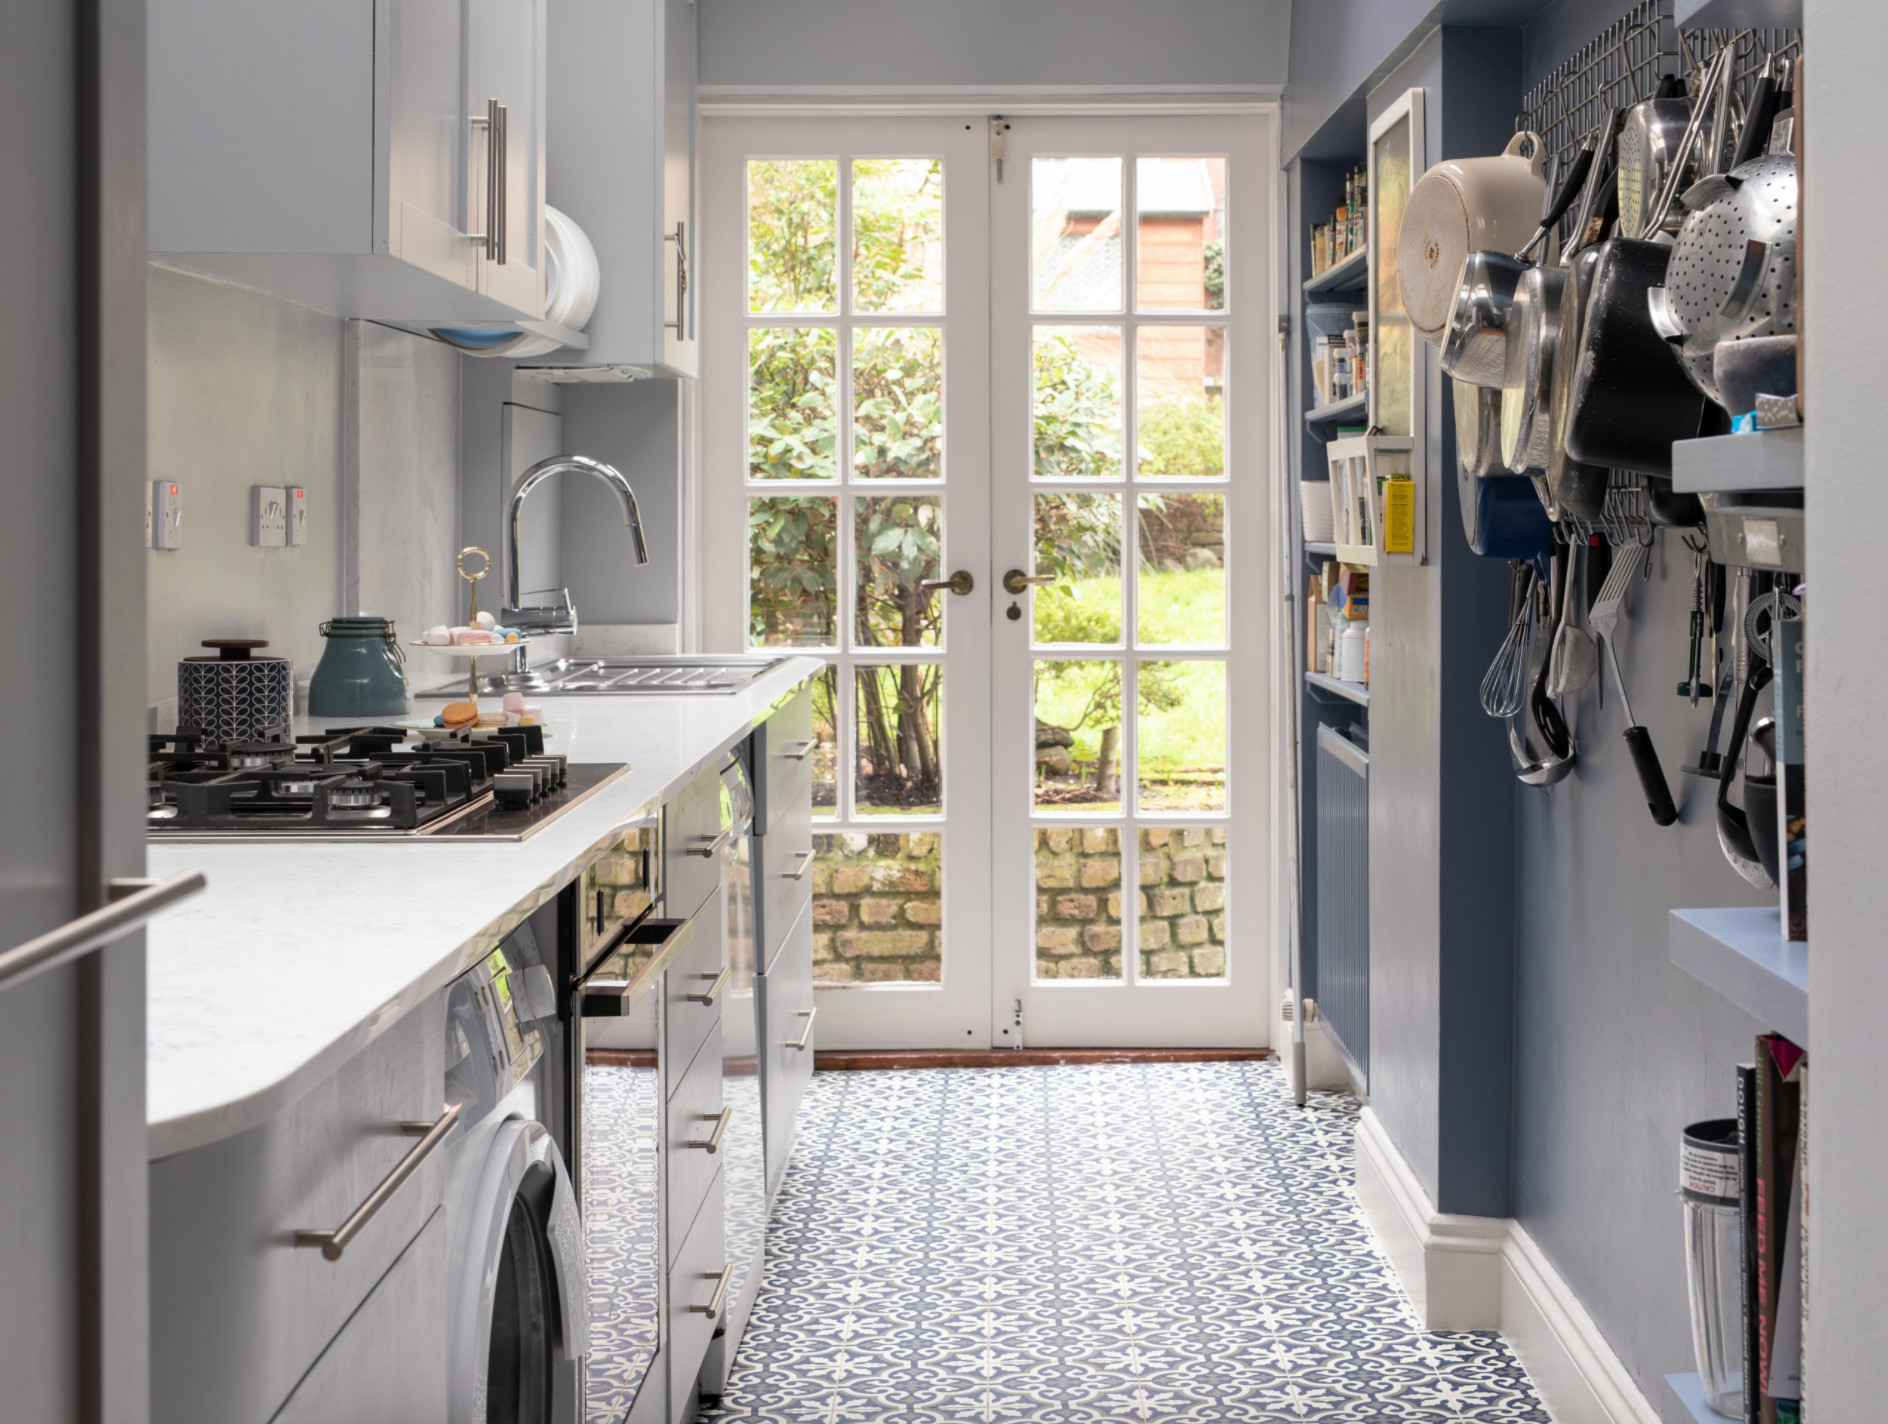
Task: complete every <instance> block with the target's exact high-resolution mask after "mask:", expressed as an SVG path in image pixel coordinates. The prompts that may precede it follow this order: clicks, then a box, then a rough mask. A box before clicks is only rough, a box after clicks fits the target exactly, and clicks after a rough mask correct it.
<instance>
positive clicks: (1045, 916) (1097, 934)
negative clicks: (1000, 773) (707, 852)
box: [813, 826, 1226, 984]
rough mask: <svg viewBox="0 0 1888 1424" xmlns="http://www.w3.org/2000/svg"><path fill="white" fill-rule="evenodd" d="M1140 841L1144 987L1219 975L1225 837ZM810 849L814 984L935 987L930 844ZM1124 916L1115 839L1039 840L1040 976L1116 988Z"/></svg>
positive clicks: (1087, 835) (1194, 833) (1099, 831)
mask: <svg viewBox="0 0 1888 1424" xmlns="http://www.w3.org/2000/svg"><path fill="white" fill-rule="evenodd" d="M1140 835H1141V846H1140V869H1139V885H1138V888H1137V891H1136V894H1137V897H1138V901H1139V909H1140V952H1141V975H1142V977H1144V978H1162V979H1184V978H1217V977H1219V976H1220V975H1221V974H1223V973H1225V969H1226V831H1225V828H1224V827H1222V826H1213V827H1206V826H1200V827H1174V828H1158V829H1146V830H1143V831H1142V832H1141V833H1140ZM815 848H816V849H817V850H818V852H819V858H818V860H817V861H815V863H814V866H813V976H814V978H815V979H817V980H818V981H819V982H821V983H826V984H847V983H870V982H889V981H906V982H910V981H919V982H932V983H934V982H936V981H937V980H938V978H939V977H940V967H941V966H940V959H939V953H940V940H939V933H940V928H941V925H942V922H943V897H942V893H941V884H942V883H941V880H940V863H939V862H940V857H939V846H938V838H937V836H935V835H931V834H916V835H877V834H846V835H822V836H818V837H816V838H815ZM1121 917H1122V900H1121V851H1120V842H1119V833H1118V832H1117V831H1115V830H1113V829H1109V828H1095V827H1089V828H1085V829H1084V828H1077V827H1070V828H1068V829H1066V830H1063V829H1060V828H1043V829H1039V830H1037V832H1036V972H1037V974H1038V975H1039V976H1040V977H1042V978H1045V979H1094V978H1104V977H1105V978H1119V977H1120V974H1121V935H1122V926H1121Z"/></svg>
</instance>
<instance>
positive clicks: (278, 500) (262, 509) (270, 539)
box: [249, 485, 288, 549]
mask: <svg viewBox="0 0 1888 1424" xmlns="http://www.w3.org/2000/svg"><path fill="white" fill-rule="evenodd" d="M249 542H250V543H251V544H253V545H254V546H255V547H256V548H258V549H279V548H281V547H282V546H283V545H284V544H286V543H287V542H288V491H287V490H285V489H283V488H282V487H281V486H280V485H251V486H250V487H249Z"/></svg>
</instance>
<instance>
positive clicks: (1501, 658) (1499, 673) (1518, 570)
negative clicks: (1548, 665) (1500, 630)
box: [1482, 559, 1536, 717]
mask: <svg viewBox="0 0 1888 1424" xmlns="http://www.w3.org/2000/svg"><path fill="white" fill-rule="evenodd" d="M1535 581H1536V575H1535V573H1534V566H1533V565H1532V564H1529V563H1525V562H1523V561H1522V560H1520V559H1516V560H1515V561H1514V576H1513V580H1512V581H1511V582H1510V583H1509V585H1508V636H1507V637H1506V638H1503V639H1502V640H1501V646H1500V648H1498V649H1497V650H1496V651H1495V660H1494V661H1493V662H1492V663H1490V664H1489V665H1488V675H1487V676H1486V677H1484V678H1483V679H1482V711H1484V712H1486V713H1487V714H1488V715H1489V716H1490V717H1512V716H1514V714H1515V713H1517V712H1519V711H1520V710H1521V704H1522V703H1523V702H1524V701H1525V700H1526V698H1527V645H1528V632H1529V630H1530V629H1531V628H1532V627H1533V624H1534V619H1533V617H1532V616H1531V615H1532V612H1533V607H1534V585H1535Z"/></svg>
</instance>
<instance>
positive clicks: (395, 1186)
mask: <svg viewBox="0 0 1888 1424" xmlns="http://www.w3.org/2000/svg"><path fill="white" fill-rule="evenodd" d="M462 1107H464V1104H463V1103H453V1104H451V1105H449V1106H448V1107H447V1108H446V1110H445V1112H443V1113H441V1114H440V1115H439V1121H437V1122H403V1123H401V1124H400V1131H401V1133H403V1134H404V1135H405V1136H407V1137H418V1138H419V1141H418V1142H416V1143H414V1144H413V1146H412V1149H411V1150H410V1151H408V1153H407V1154H406V1156H404V1157H402V1158H401V1159H400V1160H399V1161H398V1162H397V1163H395V1164H394V1168H393V1170H392V1171H391V1172H389V1173H387V1175H386V1176H385V1177H383V1178H381V1181H380V1185H379V1186H377V1187H375V1188H374V1189H373V1190H372V1191H371V1192H369V1193H368V1194H367V1199H366V1200H365V1201H363V1202H362V1203H361V1204H360V1205H359V1206H357V1207H355V1208H354V1210H353V1212H352V1214H350V1215H349V1217H348V1219H347V1220H346V1221H344V1222H342V1223H341V1224H340V1225H339V1226H337V1227H335V1229H334V1230H332V1231H297V1232H296V1233H295V1244H296V1245H297V1246H319V1247H320V1248H321V1254H322V1257H323V1258H324V1259H326V1260H329V1261H338V1260H340V1259H341V1253H342V1252H343V1251H345V1250H346V1249H347V1244H348V1242H350V1241H352V1240H353V1239H354V1238H355V1237H356V1236H358V1235H360V1232H361V1228H362V1227H363V1226H365V1225H367V1223H368V1222H370V1221H372V1220H373V1219H374V1213H375V1212H377V1211H379V1210H380V1209H381V1208H382V1207H383V1206H385V1205H386V1204H387V1199H388V1198H389V1197H391V1196H392V1195H393V1194H394V1193H395V1192H397V1191H399V1190H400V1185H401V1183H403V1182H405V1181H406V1179H407V1178H408V1177H410V1176H412V1175H413V1174H414V1173H415V1172H417V1171H418V1170H419V1166H420V1163H422V1162H424V1161H425V1160H426V1159H427V1158H428V1157H430V1156H432V1154H433V1149H434V1148H436V1147H437V1146H439V1144H440V1143H441V1142H444V1141H445V1140H446V1134H447V1133H448V1132H451V1131H452V1125H453V1124H454V1123H455V1122H457V1121H458V1120H459V1111H460V1109H461V1108H462Z"/></svg>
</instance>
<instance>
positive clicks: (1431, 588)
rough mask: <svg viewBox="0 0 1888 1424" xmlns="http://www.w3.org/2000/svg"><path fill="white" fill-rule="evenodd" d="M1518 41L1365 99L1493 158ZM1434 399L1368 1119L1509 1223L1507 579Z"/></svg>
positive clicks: (1388, 730) (1381, 848)
mask: <svg viewBox="0 0 1888 1424" xmlns="http://www.w3.org/2000/svg"><path fill="white" fill-rule="evenodd" d="M1520 53H1521V36H1520V34H1519V32H1518V31H1515V30H1512V29H1509V30H1496V29H1474V28H1467V29H1462V28H1456V27H1453V26H1450V27H1446V28H1441V29H1432V30H1430V31H1429V32H1428V34H1427V35H1426V36H1425V37H1424V38H1423V39H1422V40H1421V41H1420V42H1419V43H1418V45H1417V46H1416V48H1415V50H1414V52H1413V53H1411V54H1410V56H1409V57H1408V58H1407V59H1405V60H1404V61H1403V62H1402V63H1401V64H1400V65H1398V66H1397V67H1396V68H1395V69H1394V70H1392V71H1391V72H1390V73H1389V74H1388V75H1386V76H1385V77H1384V78H1383V80H1382V81H1381V82H1380V83H1379V84H1378V85H1377V86H1376V87H1375V88H1374V89H1373V90H1372V91H1371V92H1370V94H1369V96H1368V99H1367V110H1368V114H1369V116H1370V117H1371V118H1374V117H1375V116H1377V115H1378V114H1381V113H1382V112H1384V111H1385V110H1387V109H1388V108H1389V107H1390V106H1391V105H1392V104H1394V103H1395V102H1396V101H1397V100H1398V99H1399V98H1400V97H1401V96H1402V95H1403V93H1404V92H1405V91H1406V90H1408V89H1410V88H1414V87H1419V88H1421V89H1422V90H1423V91H1424V115H1425V120H1426V150H1427V160H1428V161H1429V162H1431V163H1433V162H1436V161H1438V160H1440V159H1442V158H1445V157H1455V156H1464V155H1470V154H1476V153H1488V152H1492V151H1494V150H1495V149H1496V148H1498V147H1499V146H1500V144H1501V143H1502V142H1504V141H1505V139H1506V137H1507V135H1508V134H1509V132H1511V130H1512V127H1513V120H1514V109H1515V105H1516V103H1517V102H1518V100H1519V96H1520V88H1519V68H1520ZM1446 386H1447V382H1446V380H1445V378H1444V377H1443V376H1442V374H1441V372H1440V369H1439V368H1438V367H1437V366H1436V365H1435V362H1434V361H1433V359H1431V360H1430V361H1429V362H1428V376H1427V379H1426V381H1425V382H1424V384H1423V386H1422V388H1421V391H1422V399H1423V400H1424V401H1425V404H1426V410H1427V416H1428V418H1427V422H1426V428H1427V432H1428V449H1427V461H1426V464H1427V478H1428V505H1429V509H1430V511H1431V513H1430V518H1429V561H1428V563H1427V565H1426V566H1422V567H1401V568H1390V567H1386V568H1380V569H1378V570H1376V571H1375V572H1374V573H1373V575H1372V578H1371V597H1370V606H1371V687H1370V752H1371V758H1370V761H1371V765H1370V772H1371V775H1370V796H1371V808H1370V817H1371V846H1370V864H1371V978H1372V982H1371V1049H1370V1052H1371V1060H1372V1063H1371V1082H1370V1095H1371V1101H1372V1104H1373V1105H1374V1107H1375V1108H1376V1111H1377V1113H1378V1115H1379V1117H1380V1118H1381V1120H1382V1122H1383V1126H1384V1128H1385V1130H1386V1131H1387V1132H1388V1133H1389V1134H1390V1137H1391V1138H1392V1140H1394V1141H1395V1142H1396V1144H1397V1146H1398V1148H1399V1149H1400V1150H1401V1151H1402V1152H1403V1154H1404V1156H1405V1157H1406V1158H1407V1159H1408V1160H1409V1162H1410V1164H1411V1165H1412V1166H1413V1167H1414V1168H1415V1170H1416V1173H1417V1175H1418V1177H1419V1178H1420V1179H1421V1181H1422V1182H1423V1185H1424V1187H1425V1188H1426V1189H1427V1190H1428V1192H1429V1194H1430V1197H1431V1199H1432V1200H1433V1201H1434V1202H1435V1204H1436V1206H1437V1208H1438V1209H1439V1210H1442V1211H1446V1212H1460V1213H1465V1214H1471V1215H1487V1216H1503V1215H1506V1214H1507V1212H1508V1208H1509V1167H1510V1163H1511V1159H1512V1143H1511V1136H1510V1125H1511V1121H1512V1112H1511V1102H1510V1091H1511V1087H1512V1084H1513V1059H1512V1053H1513V1035H1512V1013H1513V1002H1514V1000H1513V978H1512V967H1513V963H1514V952H1513V925H1514V910H1513V906H1514V901H1513V885H1514V861H1513V854H1514V836H1513V817H1514V804H1513V793H1512V790H1511V788H1512V787H1513V785H1514V782H1513V778H1512V776H1511V775H1510V774H1509V771H1508V752H1507V747H1506V743H1505V741H1504V738H1503V733H1502V727H1501V725H1500V724H1499V723H1496V722H1495V721H1493V720H1492V719H1490V718H1489V717H1487V716H1486V715H1484V714H1483V713H1482V711H1481V708H1480V706H1479V703H1478V692H1479V688H1480V684H1481V679H1482V674H1483V672H1484V670H1485V669H1486V667H1487V663H1488V658H1489V655H1490V654H1491V653H1492V651H1493V650H1494V648H1495V647H1496V646H1497V645H1498V644H1499V643H1500V641H1501V638H1502V636H1503V633H1504V631H1505V627H1504V620H1505V615H1506V610H1507V588H1508V571H1507V566H1506V564H1504V563H1502V562H1500V561H1496V560H1489V559H1481V558H1477V557H1475V556H1474V555H1473V554H1471V553H1470V552H1469V550H1468V546H1467V544H1466V543H1465V541H1464V539H1463V535H1462V532H1461V530H1462V525H1461V516H1460V512H1459V506H1458V502H1457V499H1456V494H1455V476H1454V469H1455V441H1454V430H1453V422H1452V418H1451V403H1450V402H1448V401H1447V400H1445V398H1444V397H1445V393H1446Z"/></svg>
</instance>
